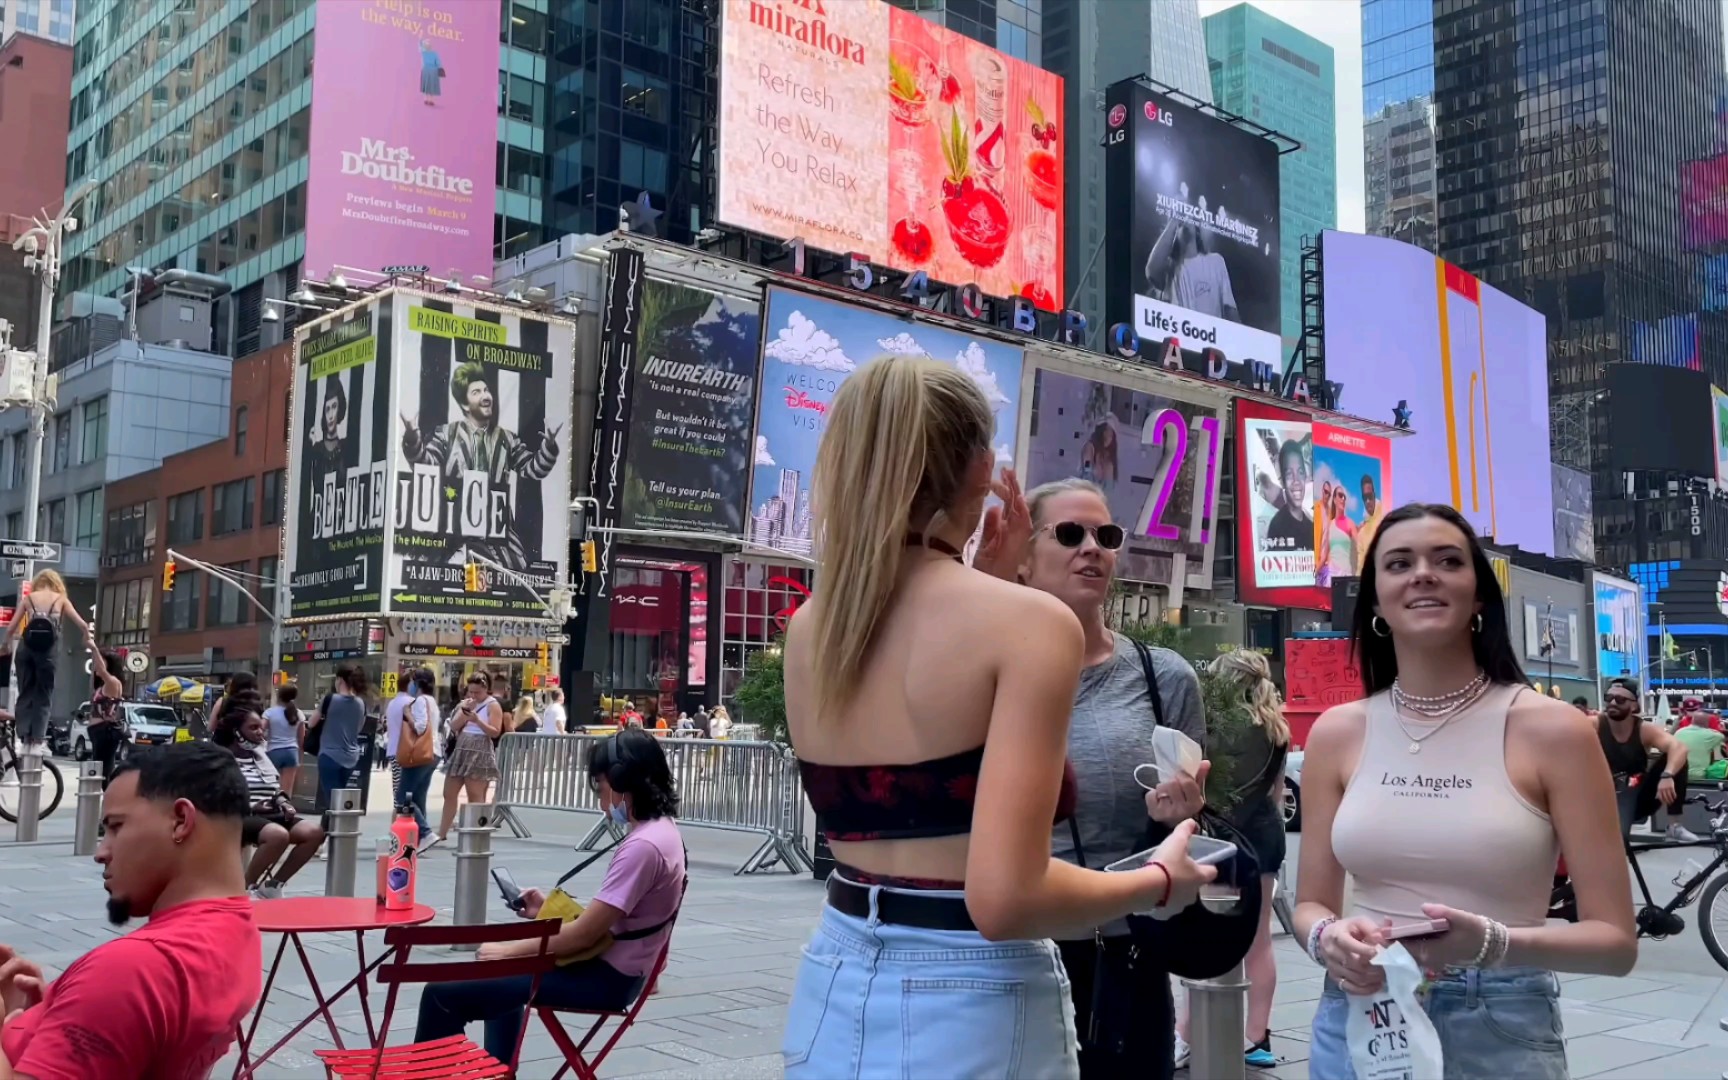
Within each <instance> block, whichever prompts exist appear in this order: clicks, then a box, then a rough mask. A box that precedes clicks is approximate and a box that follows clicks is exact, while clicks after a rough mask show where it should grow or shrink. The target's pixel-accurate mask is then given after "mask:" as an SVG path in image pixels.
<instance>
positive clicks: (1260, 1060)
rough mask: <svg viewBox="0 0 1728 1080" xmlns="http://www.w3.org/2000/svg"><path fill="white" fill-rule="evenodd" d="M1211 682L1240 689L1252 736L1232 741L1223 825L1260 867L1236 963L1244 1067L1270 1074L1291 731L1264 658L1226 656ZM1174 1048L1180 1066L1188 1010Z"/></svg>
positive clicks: (1244, 653)
mask: <svg viewBox="0 0 1728 1080" xmlns="http://www.w3.org/2000/svg"><path fill="white" fill-rule="evenodd" d="M1212 674H1213V675H1215V676H1218V677H1220V678H1223V679H1226V680H1228V681H1229V682H1230V683H1231V684H1233V685H1235V686H1236V687H1238V688H1240V690H1241V691H1242V696H1243V697H1244V698H1246V699H1247V701H1248V713H1249V717H1250V719H1251V720H1252V721H1253V726H1252V728H1251V729H1250V730H1249V731H1248V732H1247V733H1245V735H1244V736H1243V737H1242V738H1241V739H1239V740H1238V742H1239V745H1237V746H1236V747H1235V748H1234V749H1235V751H1236V769H1235V772H1236V776H1235V777H1234V778H1233V787H1234V790H1235V791H1236V793H1237V794H1238V796H1239V797H1240V798H1239V801H1238V802H1237V804H1236V805H1235V806H1234V807H1232V808H1231V810H1230V812H1229V814H1228V815H1227V816H1228V817H1229V819H1230V823H1231V824H1232V825H1234V826H1235V827H1236V828H1237V829H1238V830H1240V832H1241V833H1242V835H1243V836H1244V837H1245V838H1246V839H1247V840H1248V842H1249V843H1250V844H1252V845H1253V846H1254V855H1255V858H1256V859H1258V860H1259V863H1260V870H1261V876H1260V883H1261V892H1262V897H1263V903H1262V904H1261V905H1260V929H1259V931H1258V932H1257V933H1256V934H1255V935H1254V944H1252V945H1250V946H1249V947H1248V955H1247V956H1246V957H1244V958H1243V961H1242V967H1243V973H1244V974H1245V975H1246V976H1247V977H1248V1022H1247V1039H1246V1041H1247V1044H1248V1045H1247V1047H1246V1048H1245V1050H1244V1054H1245V1055H1246V1058H1245V1060H1246V1062H1247V1064H1249V1065H1252V1066H1254V1067H1256V1068H1261V1069H1270V1068H1273V1067H1274V1066H1276V1065H1277V1064H1278V1057H1277V1055H1276V1054H1274V1053H1273V1052H1272V1034H1271V1023H1272V995H1273V994H1274V992H1276V991H1277V989H1278V961H1277V959H1276V958H1275V957H1274V956H1273V954H1272V914H1273V912H1272V897H1273V895H1274V894H1275V893H1276V892H1277V890H1278V870H1279V868H1280V867H1281V866H1283V865H1284V848H1285V839H1284V806H1283V803H1284V758H1285V757H1286V756H1287V755H1288V754H1289V752H1290V723H1289V721H1287V720H1285V719H1284V700H1283V698H1282V697H1280V696H1279V694H1278V687H1277V685H1276V684H1275V683H1273V681H1272V669H1271V668H1270V667H1269V666H1268V665H1267V663H1266V658H1265V657H1264V656H1262V655H1261V654H1259V653H1257V652H1253V651H1251V650H1248V649H1237V650H1236V651H1234V652H1228V653H1225V654H1224V655H1222V656H1220V657H1218V658H1217V659H1216V660H1214V661H1212ZM1178 1036H1179V1038H1178V1041H1177V1045H1176V1056H1177V1061H1178V1063H1179V1064H1180V1063H1181V1062H1182V1061H1183V1059H1184V1058H1186V1056H1187V1052H1188V1047H1187V1037H1188V1010H1187V1008H1186V1007H1184V1008H1183V1010H1182V1019H1181V1021H1180V1023H1179V1025H1178Z"/></svg>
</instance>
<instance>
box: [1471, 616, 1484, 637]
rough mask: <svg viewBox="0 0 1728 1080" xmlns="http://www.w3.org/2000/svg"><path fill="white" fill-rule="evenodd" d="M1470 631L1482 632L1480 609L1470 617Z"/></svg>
mask: <svg viewBox="0 0 1728 1080" xmlns="http://www.w3.org/2000/svg"><path fill="white" fill-rule="evenodd" d="M1470 632H1471V633H1472V634H1480V633H1481V632H1482V613H1481V612H1480V611H1478V612H1477V613H1476V614H1475V615H1472V616H1471V617H1470Z"/></svg>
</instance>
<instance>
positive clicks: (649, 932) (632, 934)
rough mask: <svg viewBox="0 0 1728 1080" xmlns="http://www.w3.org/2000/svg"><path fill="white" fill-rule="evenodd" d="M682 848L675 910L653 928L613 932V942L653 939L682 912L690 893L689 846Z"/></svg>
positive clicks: (596, 856) (580, 867)
mask: <svg viewBox="0 0 1728 1080" xmlns="http://www.w3.org/2000/svg"><path fill="white" fill-rule="evenodd" d="M617 842H618V841H616V840H614V841H612V844H616V843H617ZM612 844H608V845H606V847H605V848H602V849H601V850H600V852H599V853H598V854H596V855H595V856H594V859H598V858H599V857H600V856H601V855H604V854H606V852H607V851H608V850H610V849H611V847H612ZM682 846H683V848H684V868H685V869H684V880H683V882H682V883H681V884H680V885H679V886H678V906H677V907H676V908H674V909H672V914H670V915H668V916H666V917H665V918H664V919H661V920H660V921H659V922H657V923H655V924H654V925H653V926H642V927H638V928H637V929H635V930H625V931H624V932H622V933H619V932H617V931H614V932H613V934H612V940H613V941H640V940H642V939H643V938H645V937H653V936H654V935H655V934H658V933H659V932H660V931H662V930H664V929H666V928H667V927H668V926H671V925H672V922H673V920H674V919H676V918H678V913H679V912H680V911H683V910H684V896H685V894H687V893H688V892H689V891H690V869H689V868H690V846H689V845H688V844H685V845H682ZM594 859H589V860H588V862H585V863H583V864H582V866H578V867H577V868H576V870H580V869H582V867H583V866H587V865H588V863H591V862H593V861H594ZM576 870H572V871H570V874H574V873H575V872H576ZM570 874H565V875H564V877H561V878H559V879H558V884H559V885H563V884H564V882H565V880H566V879H567V878H569V877H570Z"/></svg>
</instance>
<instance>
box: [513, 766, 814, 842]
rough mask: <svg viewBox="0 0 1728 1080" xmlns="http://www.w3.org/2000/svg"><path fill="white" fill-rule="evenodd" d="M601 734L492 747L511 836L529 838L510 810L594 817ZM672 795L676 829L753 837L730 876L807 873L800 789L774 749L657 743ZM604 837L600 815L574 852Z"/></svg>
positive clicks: (795, 775)
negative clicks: (752, 846) (592, 766)
mask: <svg viewBox="0 0 1728 1080" xmlns="http://www.w3.org/2000/svg"><path fill="white" fill-rule="evenodd" d="M609 737H610V736H602V735H542V734H538V733H535V734H530V735H523V734H517V733H512V734H509V735H506V736H504V738H503V739H502V740H501V741H500V742H499V744H498V794H497V799H496V802H497V808H498V819H499V821H501V822H502V823H504V824H505V825H508V826H509V827H510V830H511V831H512V832H514V833H515V834H516V835H517V836H528V835H530V833H529V830H528V827H527V825H526V824H524V823H523V821H522V819H521V817H520V815H518V814H517V813H516V811H517V810H545V811H586V812H589V813H595V814H599V813H600V803H599V799H598V797H597V796H596V795H595V793H594V790H593V788H591V787H590V786H589V783H588V760H589V757H590V756H591V755H592V754H593V747H594V746H595V744H597V743H599V742H602V741H603V740H604V739H606V738H609ZM660 745H661V746H662V747H663V748H664V749H665V751H666V760H667V764H668V765H669V766H670V767H671V769H672V782H673V784H674V785H675V787H676V789H677V792H678V799H679V803H678V822H679V824H681V825H698V826H702V827H704V828H709V829H729V830H732V831H734V832H745V833H755V834H759V835H761V836H762V837H763V840H762V844H761V846H760V847H758V848H757V849H756V851H755V852H754V853H752V854H751V856H750V857H749V858H748V859H746V860H744V864H743V865H742V866H740V867H739V868H738V870H737V871H736V873H739V874H747V873H755V872H756V871H759V870H770V869H773V868H775V867H778V866H783V867H785V869H786V870H787V871H789V872H791V873H794V874H796V873H803V872H808V871H809V870H811V869H812V865H811V862H810V855H809V852H808V851H807V850H806V846H805V844H804V835H803V834H804V789H803V785H802V783H801V782H800V780H799V776H798V762H797V761H796V760H795V759H794V758H793V756H792V752H791V751H790V750H789V749H787V748H786V747H784V746H781V745H780V744H778V743H771V742H735V741H732V740H729V739H674V738H663V739H661V740H660ZM606 835H608V823H607V821H606V817H605V815H604V814H601V817H600V821H599V822H597V823H596V824H595V825H594V827H593V828H592V829H590V830H589V832H588V835H587V836H586V837H584V838H583V841H582V843H581V844H580V845H579V847H580V848H581V849H582V850H590V849H592V848H593V847H594V846H595V845H596V844H598V843H599V842H600V840H601V838H602V837H603V836H606Z"/></svg>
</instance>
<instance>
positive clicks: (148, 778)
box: [0, 742, 264, 1080]
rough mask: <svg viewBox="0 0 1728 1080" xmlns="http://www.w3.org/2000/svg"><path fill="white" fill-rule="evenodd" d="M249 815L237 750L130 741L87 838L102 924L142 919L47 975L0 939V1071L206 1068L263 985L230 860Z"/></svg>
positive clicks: (109, 1073) (241, 888)
mask: <svg viewBox="0 0 1728 1080" xmlns="http://www.w3.org/2000/svg"><path fill="white" fill-rule="evenodd" d="M247 810H248V800H247V797H246V781H245V779H244V778H243V777H242V776H241V772H240V766H239V764H238V763H237V762H236V761H235V759H234V755H233V754H232V753H230V752H229V751H227V750H225V749H223V748H222V747H219V746H213V745H211V744H210V743H207V742H189V743H177V744H175V745H172V746H163V747H157V748H154V749H147V750H139V751H138V752H136V753H134V754H132V755H131V756H130V757H129V758H128V759H127V760H126V761H125V762H124V763H122V764H121V765H119V766H118V767H116V768H115V770H114V777H113V779H112V780H110V781H109V784H108V790H107V791H105V792H104V793H103V795H102V821H103V825H104V827H105V829H104V833H103V836H102V839H101V841H100V842H99V843H98V844H97V845H96V864H97V865H98V866H100V867H102V885H103V888H105V889H106V890H107V892H108V920H109V921H110V922H112V923H113V924H114V925H115V926H124V925H126V923H128V922H130V921H131V920H132V918H133V916H135V915H142V916H144V917H145V918H146V919H148V921H147V922H146V923H145V924H144V925H143V926H141V927H139V928H138V929H136V930H134V931H132V932H131V933H129V934H126V935H125V936H123V937H117V938H115V939H114V940H112V941H109V942H106V943H104V944H102V945H99V946H97V947H96V948H94V949H92V950H91V951H90V952H88V953H85V954H84V955H83V956H81V957H78V958H77V959H75V960H73V961H72V962H71V963H70V964H69V965H68V966H67V967H66V970H65V971H64V972H63V973H62V974H61V975H60V977H59V978H58V979H55V980H54V981H53V982H52V983H50V982H49V981H48V979H47V977H46V976H45V975H44V974H43V972H42V969H41V968H40V967H38V966H36V965H35V964H33V963H31V962H30V961H29V960H28V959H26V958H24V957H22V956H19V955H18V954H17V953H16V952H15V951H14V950H13V949H11V948H10V947H8V946H6V945H4V944H0V1078H3V1080H11V1078H12V1077H34V1078H38V1080H49V1078H55V1080H58V1078H61V1077H79V1078H83V1077H90V1078H96V1077H101V1078H102V1080H146V1078H162V1077H196V1076H209V1075H210V1071H211V1070H212V1069H213V1068H214V1067H215V1065H216V1063H217V1062H218V1061H220V1060H222V1057H223V1055H225V1054H227V1053H228V1048H229V1047H230V1046H232V1045H233V1043H234V1037H235V1035H236V1034H237V1033H238V1032H239V1030H240V1023H241V1021H242V1020H244V1019H245V1018H246V1015H247V1014H248V1013H250V1012H251V1011H252V1008H253V1006H254V1005H256V1004H257V1002H258V995H259V991H260V989H261V987H262V985H263V981H264V980H263V971H262V968H261V965H260V964H259V962H258V960H259V956H260V950H261V949H262V948H263V941H262V940H261V939H260V938H259V935H258V927H257V924H256V923H254V922H253V921H252V901H251V900H249V899H247V897H246V886H245V883H244V881H243V879H242V875H241V871H240V860H239V859H237V858H235V857H234V855H235V852H236V851H238V850H239V847H240V830H241V821H242V819H244V818H245V816H246V814H247ZM98 961H100V963H98ZM55 962H56V963H58V962H61V958H58V957H56V958H55Z"/></svg>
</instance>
